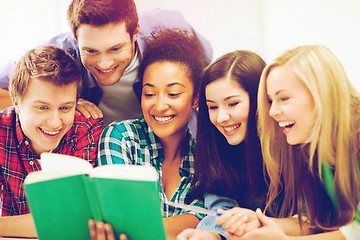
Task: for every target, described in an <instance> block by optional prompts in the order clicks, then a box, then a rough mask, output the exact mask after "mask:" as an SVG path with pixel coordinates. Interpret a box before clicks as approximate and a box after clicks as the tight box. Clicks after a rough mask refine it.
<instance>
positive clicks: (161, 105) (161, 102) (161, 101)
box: [155, 95, 169, 112]
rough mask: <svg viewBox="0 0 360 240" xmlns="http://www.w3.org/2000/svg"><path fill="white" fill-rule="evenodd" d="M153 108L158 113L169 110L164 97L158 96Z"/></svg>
mask: <svg viewBox="0 0 360 240" xmlns="http://www.w3.org/2000/svg"><path fill="white" fill-rule="evenodd" d="M155 108H156V110H157V111H159V112H163V111H166V110H167V109H168V108H169V103H168V101H167V99H166V97H164V96H162V95H160V96H159V97H158V98H157V99H156V103H155Z"/></svg>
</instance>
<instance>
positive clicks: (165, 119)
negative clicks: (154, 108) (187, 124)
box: [154, 116, 173, 122]
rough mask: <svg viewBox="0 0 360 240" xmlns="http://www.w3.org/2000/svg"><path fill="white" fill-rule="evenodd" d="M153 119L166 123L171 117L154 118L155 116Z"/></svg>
mask: <svg viewBox="0 0 360 240" xmlns="http://www.w3.org/2000/svg"><path fill="white" fill-rule="evenodd" d="M154 118H155V120H156V121H159V122H166V121H169V120H171V119H172V118H173V117H156V116H154Z"/></svg>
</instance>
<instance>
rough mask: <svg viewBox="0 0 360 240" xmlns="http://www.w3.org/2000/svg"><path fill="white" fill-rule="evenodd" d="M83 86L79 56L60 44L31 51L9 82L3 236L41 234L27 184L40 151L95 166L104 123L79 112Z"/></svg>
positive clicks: (2, 118)
mask: <svg viewBox="0 0 360 240" xmlns="http://www.w3.org/2000/svg"><path fill="white" fill-rule="evenodd" d="M80 87H81V75H80V70H79V68H78V65H77V63H76V61H75V60H74V59H73V58H72V57H71V56H70V55H69V54H68V53H66V52H65V51H64V50H62V49H59V48H57V47H55V46H42V47H38V48H35V49H33V50H30V51H29V52H27V53H26V54H25V55H24V56H23V57H21V58H20V60H19V61H18V62H17V64H16V65H15V68H14V70H13V72H12V75H11V78H10V84H9V91H10V95H11V99H12V102H13V106H12V107H9V108H6V109H4V110H3V111H1V112H0V167H1V171H0V211H1V212H0V216H1V217H0V236H25V237H35V236H36V230H35V227H34V223H33V220H32V216H31V214H29V208H28V205H27V200H26V197H25V192H24V189H23V185H22V183H23V181H24V179H25V177H26V176H27V175H28V174H29V173H30V172H33V171H38V170H40V169H41V166H40V164H39V161H38V159H39V157H40V154H41V153H43V152H54V153H61V154H67V155H73V156H77V157H80V158H83V159H85V160H87V161H89V162H91V163H92V164H93V165H95V163H96V159H97V156H96V155H97V142H98V140H99V137H100V134H101V131H102V128H103V124H102V120H101V119H86V118H85V117H83V116H81V115H80V116H75V107H76V102H77V98H78V92H79V89H80Z"/></svg>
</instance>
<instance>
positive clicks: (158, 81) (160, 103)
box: [141, 62, 196, 139]
mask: <svg viewBox="0 0 360 240" xmlns="http://www.w3.org/2000/svg"><path fill="white" fill-rule="evenodd" d="M187 71H188V69H187V67H186V66H184V65H181V64H178V63H170V62H155V63H152V64H150V65H149V66H147V67H146V69H145V72H144V76H143V85H142V86H143V87H142V95H141V108H142V111H143V114H144V118H145V121H146V122H147V124H148V125H149V126H150V128H151V129H152V130H153V131H154V133H155V134H156V135H157V136H158V137H159V138H161V139H164V138H167V137H172V136H179V137H180V138H183V137H184V136H185V134H186V131H187V127H188V123H189V119H190V114H191V111H192V109H193V108H195V107H196V106H195V105H194V104H193V93H194V87H193V83H192V81H191V79H189V77H188V74H187Z"/></svg>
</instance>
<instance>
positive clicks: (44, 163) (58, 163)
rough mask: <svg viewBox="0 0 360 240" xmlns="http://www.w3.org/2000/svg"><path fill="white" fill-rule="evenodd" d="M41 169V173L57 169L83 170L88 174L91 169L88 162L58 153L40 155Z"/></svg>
mask: <svg viewBox="0 0 360 240" xmlns="http://www.w3.org/2000/svg"><path fill="white" fill-rule="evenodd" d="M40 157H41V169H42V171H50V170H58V169H69V168H71V169H79V170H81V169H85V170H86V171H87V172H90V171H91V169H92V168H93V167H92V165H91V163H89V162H88V161H86V160H84V159H81V158H78V157H73V156H69V155H64V154H58V153H42V154H41V155H40Z"/></svg>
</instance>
